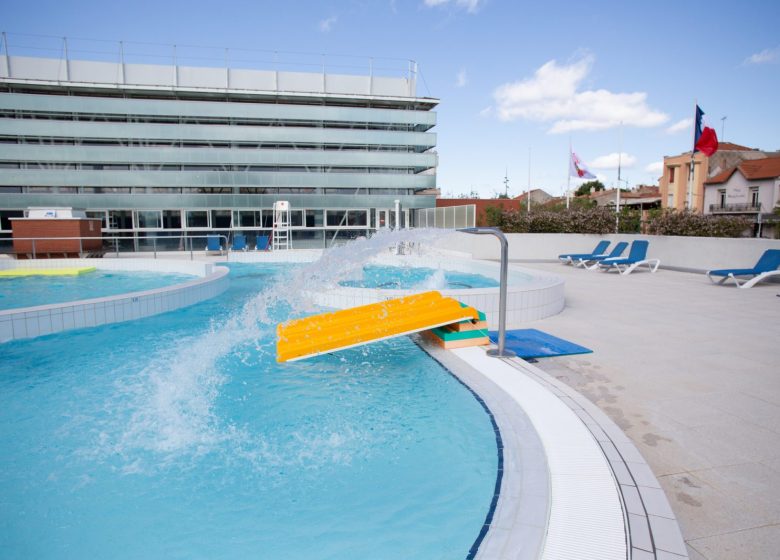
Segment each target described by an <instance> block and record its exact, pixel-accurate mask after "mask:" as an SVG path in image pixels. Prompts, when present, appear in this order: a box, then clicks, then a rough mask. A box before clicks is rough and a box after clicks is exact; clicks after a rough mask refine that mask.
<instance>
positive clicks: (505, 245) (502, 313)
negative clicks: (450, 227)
mask: <svg viewBox="0 0 780 560" xmlns="http://www.w3.org/2000/svg"><path fill="white" fill-rule="evenodd" d="M458 231H462V232H463V233H472V234H477V235H480V234H490V235H495V236H496V237H498V240H499V241H500V242H501V280H500V285H499V292H498V293H499V296H498V349H490V350H488V352H487V354H488V356H492V357H493V358H514V357H515V356H516V355H517V354H515V353H514V352H513V351H512V350H507V349H506V348H504V344H505V342H506V284H507V275H508V270H509V242H508V241H507V240H506V236H505V235H504V234H503V233H502V231H501V230H500V229H498V228H489V227H473V228H463V229H459V230H458Z"/></svg>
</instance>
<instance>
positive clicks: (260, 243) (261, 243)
mask: <svg viewBox="0 0 780 560" xmlns="http://www.w3.org/2000/svg"><path fill="white" fill-rule="evenodd" d="M269 241H270V238H269V237H268V236H267V235H258V236H257V243H256V245H255V251H267V250H268V249H269V245H268V244H269Z"/></svg>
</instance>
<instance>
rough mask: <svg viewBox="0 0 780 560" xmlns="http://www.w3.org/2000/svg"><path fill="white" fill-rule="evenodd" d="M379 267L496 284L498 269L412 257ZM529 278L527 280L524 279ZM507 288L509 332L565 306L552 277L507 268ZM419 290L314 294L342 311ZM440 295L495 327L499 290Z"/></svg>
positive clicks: (383, 260)
mask: <svg viewBox="0 0 780 560" xmlns="http://www.w3.org/2000/svg"><path fill="white" fill-rule="evenodd" d="M374 262H376V263H378V264H386V265H396V266H417V267H426V268H443V269H447V270H457V271H461V272H468V273H474V274H481V275H483V276H487V277H489V278H493V279H495V280H498V279H499V277H500V272H501V266H500V264H499V263H496V262H491V261H475V260H471V259H460V258H454V257H451V256H445V257H440V256H432V255H429V256H425V257H420V256H411V255H398V256H395V255H388V256H382V257H379V258H377V259H375V260H374ZM525 275H527V276H531V278H530V279H528V278H523V276H525ZM508 276H509V282H508V284H509V285H508V287H507V309H506V313H507V316H506V324H507V327H508V328H515V327H519V326H521V325H522V324H523V323H526V322H528V321H536V320H539V319H543V318H545V317H550V316H552V315H556V314H558V313H560V312H561V311H562V310H563V308H564V305H565V299H564V281H563V279H562V278H561V277H559V276H557V275H554V274H546V273H542V272H538V271H529V270H524V269H522V268H520V267H517V266H510V267H509V274H508ZM418 291H419V290H386V289H379V288H347V287H343V288H336V289H334V290H330V291H328V292H326V293H323V294H314V299H315V301H317V303H319V304H320V305H323V306H326V307H335V308H338V309H343V308H346V307H354V306H356V305H366V304H369V303H376V302H379V301H384V300H386V299H391V298H396V297H403V296H406V295H410V294H413V293H416V292H418ZM440 291H441V293H442V294H444V295H446V296H450V297H453V298H455V299H457V300H459V301H462V302H463V303H465V304H467V305H470V306H472V307H475V308H476V309H478V310H480V311H482V312H483V313H485V315H486V317H487V321H488V325H489V326H490V327H491V328H497V327H498V317H499V288H497V287H496V288H470V289H462V290H440Z"/></svg>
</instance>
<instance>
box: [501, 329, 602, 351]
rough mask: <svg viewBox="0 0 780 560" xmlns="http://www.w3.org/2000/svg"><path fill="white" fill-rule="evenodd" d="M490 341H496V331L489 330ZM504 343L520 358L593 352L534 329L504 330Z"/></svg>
mask: <svg viewBox="0 0 780 560" xmlns="http://www.w3.org/2000/svg"><path fill="white" fill-rule="evenodd" d="M489 336H490V341H491V342H492V343H494V344H497V343H498V331H490V332H489ZM504 345H505V347H506V348H508V349H509V350H512V351H514V352H515V353H516V354H517V355H518V356H519V357H520V358H549V357H551V356H568V355H570V354H589V353H591V352H593V350H591V349H590V348H585V347H584V346H580V345H579V344H574V343H573V342H569V341H568V340H563V339H562V338H558V337H556V336H552V335H551V334H547V333H545V332H542V331H538V330H536V329H515V330H511V331H506V339H505V341H504Z"/></svg>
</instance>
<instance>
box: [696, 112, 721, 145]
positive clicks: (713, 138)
mask: <svg viewBox="0 0 780 560" xmlns="http://www.w3.org/2000/svg"><path fill="white" fill-rule="evenodd" d="M703 117H704V111H702V110H701V107H699V106H698V105H696V129H695V131H694V138H693V151H694V152H701V153H703V154H704V155H705V156H711V155H712V154H714V153H715V152H717V151H718V135H717V134H715V130H714V129H712V128H710V127H709V126H706V125H703V124H702V121H703ZM702 127H703V128H702Z"/></svg>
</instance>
